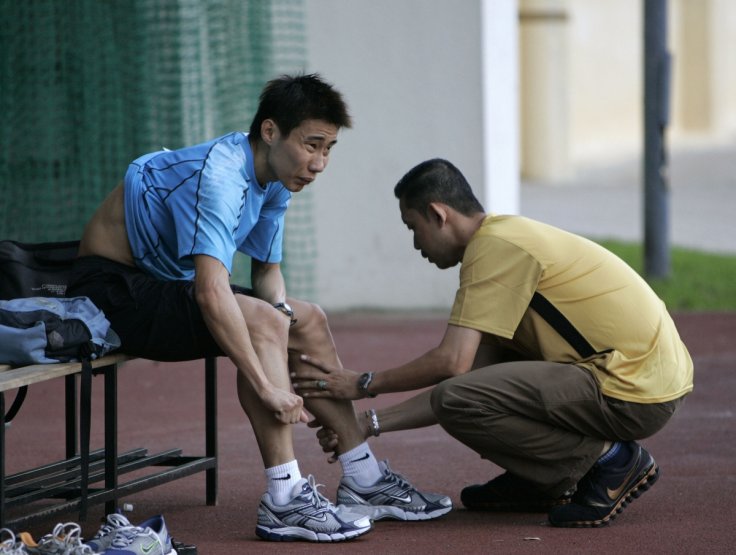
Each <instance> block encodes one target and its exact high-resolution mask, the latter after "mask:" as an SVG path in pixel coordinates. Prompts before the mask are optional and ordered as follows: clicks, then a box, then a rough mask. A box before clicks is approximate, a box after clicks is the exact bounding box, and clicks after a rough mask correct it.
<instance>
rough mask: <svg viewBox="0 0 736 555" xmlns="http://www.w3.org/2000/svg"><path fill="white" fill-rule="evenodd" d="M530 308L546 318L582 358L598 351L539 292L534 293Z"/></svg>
mask: <svg viewBox="0 0 736 555" xmlns="http://www.w3.org/2000/svg"><path fill="white" fill-rule="evenodd" d="M529 306H531V307H532V308H533V309H534V310H535V311H536V312H537V314H539V315H540V316H541V317H542V318H544V319H545V321H546V322H547V323H548V324H549V325H550V326H552V327H553V328H554V329H555V331H557V333H559V334H560V335H561V336H562V337H563V338H564V339H565V341H567V342H568V343H569V344H570V346H571V347H572V348H573V349H575V350H576V351H577V352H578V354H579V355H580V356H581V357H583V358H588V357H589V356H593V355H594V354H596V350H595V349H594V348H593V347H592V345H591V344H590V343H588V340H587V339H585V337H583V335H582V334H581V333H580V332H579V331H578V330H577V328H575V326H573V325H572V323H570V320H568V319H567V318H565V315H564V314H562V312H560V311H559V310H557V307H556V306H555V305H553V304H552V303H551V302H549V301H548V300H547V299H546V298H545V297H544V296H542V295H541V294H540V293H539V292H537V291H535V292H534V295H533V296H532V300H531V302H530V303H529Z"/></svg>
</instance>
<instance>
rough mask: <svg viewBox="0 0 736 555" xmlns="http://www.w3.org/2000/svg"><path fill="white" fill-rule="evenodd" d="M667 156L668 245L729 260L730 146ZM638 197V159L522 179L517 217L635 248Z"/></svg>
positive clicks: (734, 172) (734, 248)
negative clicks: (560, 176) (547, 178)
mask: <svg viewBox="0 0 736 555" xmlns="http://www.w3.org/2000/svg"><path fill="white" fill-rule="evenodd" d="M669 158H670V162H669V168H668V170H669V186H670V195H669V197H670V198H669V220H670V225H669V241H670V244H671V245H675V246H681V247H688V248H694V249H698V250H703V251H707V252H714V253H728V254H736V214H734V211H735V210H736V143H731V144H718V145H715V146H714V145H710V146H703V145H699V146H689V147H676V148H671V149H670V151H669ZM643 194H644V193H643V184H642V163H641V160H640V159H638V158H637V159H631V160H626V161H620V162H616V163H611V164H607V165H597V166H590V167H586V168H583V169H579V170H578V171H577V172H576V175H575V176H574V177H572V178H570V179H567V180H564V181H559V182H554V183H537V182H533V181H524V182H523V183H522V187H521V214H522V215H524V216H528V217H530V218H534V219H538V220H541V221H544V222H546V223H549V224H552V225H555V226H558V227H561V228H563V229H567V230H569V231H572V232H575V233H579V234H581V235H584V236H586V237H590V238H593V239H621V240H626V241H636V242H642V241H643V239H644V232H643V229H644V222H643V218H644V217H643V210H644V208H643V206H644V201H643V198H644V196H643Z"/></svg>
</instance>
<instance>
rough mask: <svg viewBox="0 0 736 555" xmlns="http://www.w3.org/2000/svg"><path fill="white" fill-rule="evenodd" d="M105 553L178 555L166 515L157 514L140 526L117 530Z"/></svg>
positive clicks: (109, 554)
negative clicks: (165, 519)
mask: <svg viewBox="0 0 736 555" xmlns="http://www.w3.org/2000/svg"><path fill="white" fill-rule="evenodd" d="M104 553H105V555H176V550H175V549H174V547H173V546H172V544H171V536H169V531H168V530H167V529H166V523H165V522H164V517H163V516H161V515H157V516H154V517H151V518H149V519H148V520H146V521H145V522H142V523H141V524H140V525H138V526H123V527H121V528H118V529H117V530H116V531H115V536H114V537H113V540H112V543H111V544H110V547H109V548H107V550H106V551H105V552H104Z"/></svg>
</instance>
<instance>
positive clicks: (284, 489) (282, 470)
mask: <svg viewBox="0 0 736 555" xmlns="http://www.w3.org/2000/svg"><path fill="white" fill-rule="evenodd" d="M301 479H302V473H301V472H299V464H298V463H297V462H296V460H293V461H291V462H288V463H285V464H280V465H278V466H272V467H271V468H267V469H266V480H267V481H268V493H270V494H271V498H272V499H273V502H274V503H276V504H277V505H286V504H287V503H288V502H289V500H290V499H291V490H292V489H294V486H295V485H296V483H297V482H298V481H299V480H301Z"/></svg>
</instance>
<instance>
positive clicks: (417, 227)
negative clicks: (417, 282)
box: [399, 199, 460, 270]
mask: <svg viewBox="0 0 736 555" xmlns="http://www.w3.org/2000/svg"><path fill="white" fill-rule="evenodd" d="M399 209H400V210H401V221H403V222H404V224H406V227H408V228H409V231H411V232H412V234H413V235H414V248H415V249H417V250H418V251H419V252H420V253H421V255H422V258H426V259H427V260H428V261H429V262H430V263H432V264H434V265H435V266H437V267H438V268H439V269H441V270H444V269H445V268H451V267H452V266H455V265H456V264H458V263H459V262H460V257H458V255H457V253H456V249H455V248H453V246H452V244H451V243H450V242H449V239H450V236H449V235H448V232H447V230H446V226H443V225H442V223H441V220H440V217H439V216H438V214H436V213H434V212H433V211H432V210H431V209H430V211H429V213H428V214H427V215H426V216H425V215H424V214H421V213H420V212H418V211H417V210H415V209H414V208H407V207H406V205H405V204H404V199H401V200H400V201H399Z"/></svg>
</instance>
